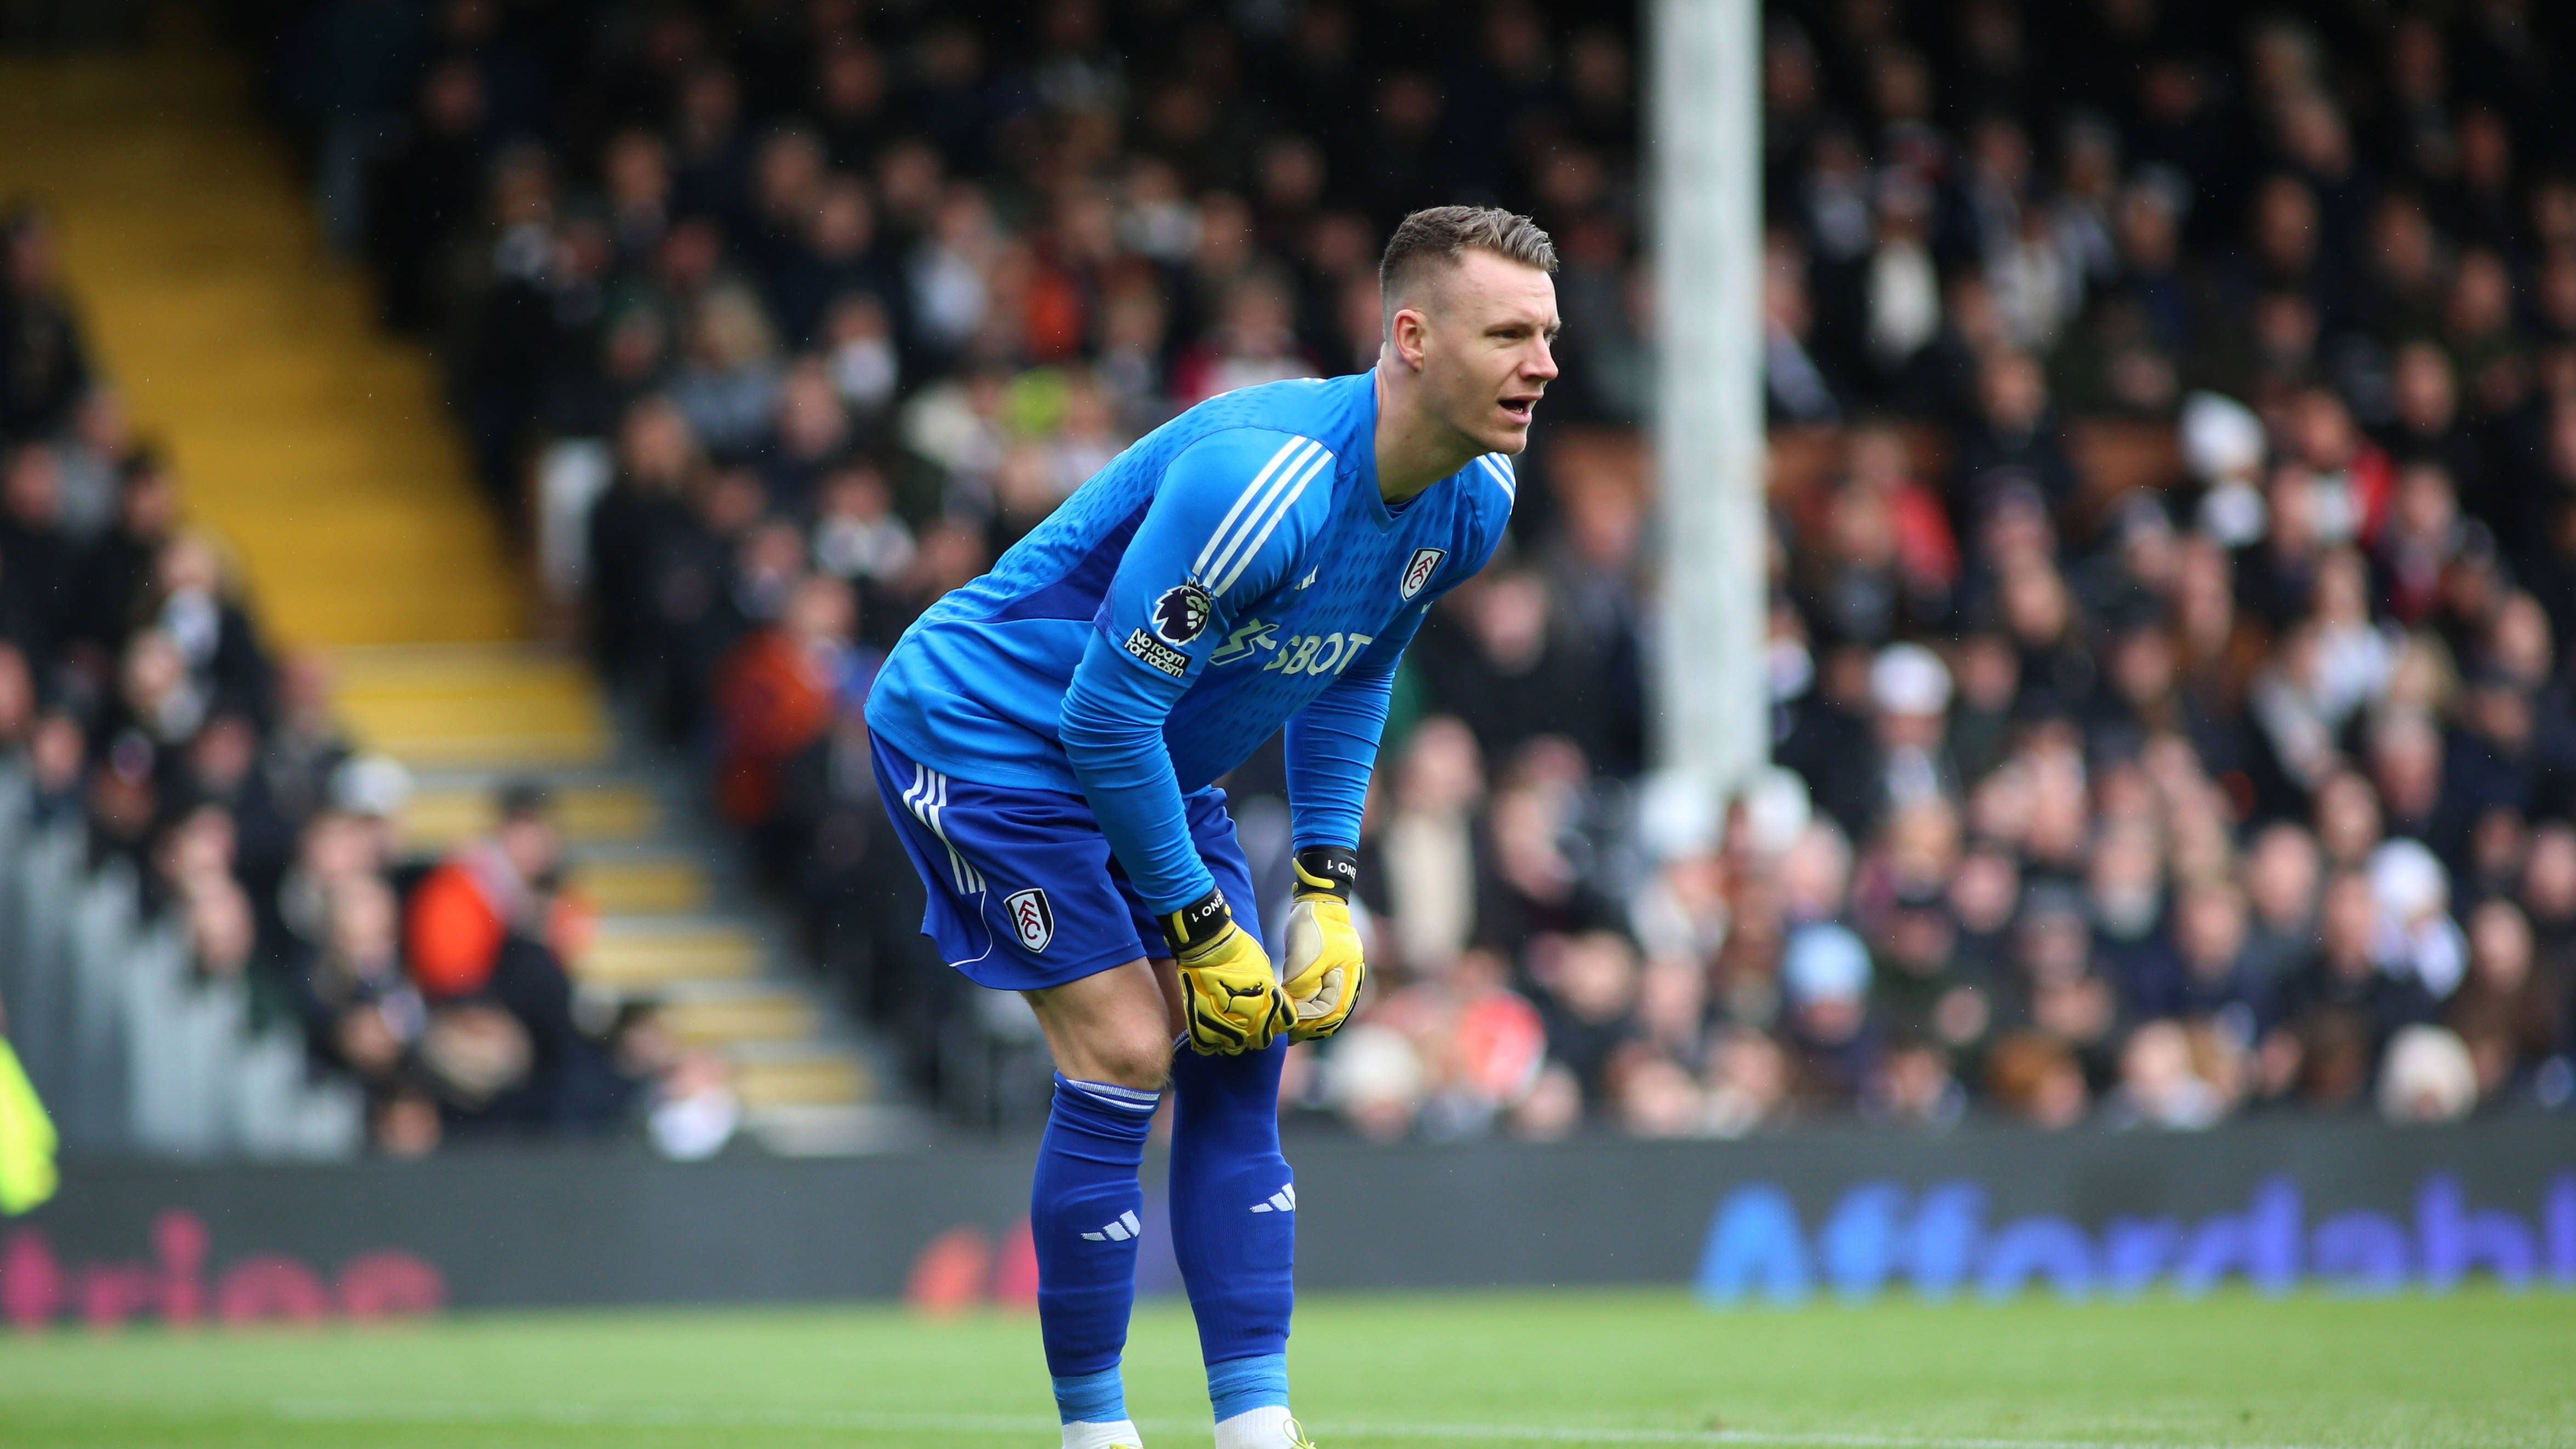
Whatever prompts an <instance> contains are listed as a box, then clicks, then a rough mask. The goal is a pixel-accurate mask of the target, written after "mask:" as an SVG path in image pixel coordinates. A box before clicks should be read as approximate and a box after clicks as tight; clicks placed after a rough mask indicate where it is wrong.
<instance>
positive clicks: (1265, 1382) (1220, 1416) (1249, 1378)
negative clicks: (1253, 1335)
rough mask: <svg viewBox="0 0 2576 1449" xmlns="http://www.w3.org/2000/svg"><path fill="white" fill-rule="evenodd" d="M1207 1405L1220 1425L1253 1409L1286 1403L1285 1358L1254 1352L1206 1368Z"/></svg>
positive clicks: (1286, 1371) (1286, 1360)
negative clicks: (1214, 1413) (1214, 1409)
mask: <svg viewBox="0 0 2576 1449" xmlns="http://www.w3.org/2000/svg"><path fill="white" fill-rule="evenodd" d="M1207 1375H1208V1402H1209V1403H1210V1404H1212V1405H1214V1406H1215V1408H1216V1421H1217V1422H1218V1423H1220V1424H1222V1423H1224V1422H1225V1421H1226V1420H1228V1419H1231V1418H1233V1417H1235V1416H1236V1415H1238V1414H1249V1413H1251V1412H1252V1411H1253V1410H1255V1409H1266V1408H1271V1407H1273V1406H1277V1407H1280V1408H1285V1407H1287V1404H1288V1355H1286V1354H1284V1353H1257V1354H1254V1355H1253V1356H1252V1357H1250V1358H1234V1359H1228V1360H1226V1361H1225V1362H1224V1363H1212V1364H1209V1365H1208V1371H1207Z"/></svg>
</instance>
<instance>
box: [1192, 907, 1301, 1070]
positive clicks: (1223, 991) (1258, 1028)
mask: <svg viewBox="0 0 2576 1449" xmlns="http://www.w3.org/2000/svg"><path fill="white" fill-rule="evenodd" d="M1162 926H1163V939H1165V940H1167V941H1169V942H1170V943H1171V945H1172V960H1173V962H1174V963H1175V964H1177V965H1178V966H1179V967H1180V969H1181V1013H1182V1015H1183V1017H1184V1018H1186V1019H1187V1021H1188V1023H1189V1029H1190V1049H1191V1050H1192V1051H1195V1052H1198V1053H1200V1054H1202V1055H1206V1056H1233V1055H1234V1054H1235V1053H1237V1052H1246V1051H1255V1052H1257V1051H1260V1050H1262V1049H1263V1048H1265V1047H1267V1046H1269V1045H1270V1042H1271V1039H1272V1038H1273V1037H1276V1036H1277V1035H1279V1033H1281V1032H1283V1031H1286V1030H1287V1029H1288V1026H1289V1024H1290V1023H1291V1022H1293V1021H1295V1020H1296V1019H1297V1011H1296V1008H1295V1007H1293V1006H1291V1005H1290V1004H1289V1002H1288V993H1287V992H1285V991H1282V990H1280V989H1279V976H1278V973H1276V972H1274V971H1272V970H1271V969H1270V957H1269V955H1268V954H1267V953H1266V952H1264V951H1263V950H1262V949H1261V943H1260V942H1259V941H1256V940H1254V939H1252V933H1251V932H1250V931H1247V930H1244V929H1243V928H1242V927H1240V926H1238V925H1236V924H1235V923H1234V914H1233V913H1232V912H1231V911H1229V910H1227V909H1226V905H1225V892H1223V891H1216V890H1212V891H1209V892H1208V893H1207V894H1206V895H1205V896H1203V897H1201V898H1200V899H1199V900H1198V901H1197V902H1196V903H1195V904H1192V905H1188V906H1184V907H1182V908H1181V909H1179V910H1177V911H1166V912H1164V913H1163V917H1162Z"/></svg>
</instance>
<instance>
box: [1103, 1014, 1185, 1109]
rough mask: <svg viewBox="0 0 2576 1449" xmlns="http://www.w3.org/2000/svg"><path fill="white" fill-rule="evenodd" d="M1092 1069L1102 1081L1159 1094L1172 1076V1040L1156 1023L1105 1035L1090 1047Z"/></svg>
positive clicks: (1125, 1028)
mask: <svg viewBox="0 0 2576 1449" xmlns="http://www.w3.org/2000/svg"><path fill="white" fill-rule="evenodd" d="M1091 1048H1092V1051H1091V1055H1092V1059H1093V1069H1094V1070H1096V1071H1097V1072H1099V1073H1100V1077H1101V1080H1103V1081H1107V1082H1113V1083H1116V1084H1117V1085H1119V1086H1121V1087H1133V1088H1135V1089H1137V1090H1138V1091H1142V1092H1158V1091H1161V1090H1162V1088H1163V1084H1164V1083H1165V1082H1166V1081H1168V1080H1169V1079H1170V1078H1171V1075H1172V1039H1171V1038H1170V1037H1169V1036H1166V1035H1164V1034H1163V1031H1162V1023H1161V1022H1159V1021H1157V1022H1153V1023H1150V1024H1147V1025H1144V1026H1141V1027H1124V1028H1122V1029H1120V1030H1119V1031H1117V1032H1114V1033H1104V1034H1103V1036H1102V1039H1100V1040H1097V1041H1094V1042H1093V1043H1092V1044H1091Z"/></svg>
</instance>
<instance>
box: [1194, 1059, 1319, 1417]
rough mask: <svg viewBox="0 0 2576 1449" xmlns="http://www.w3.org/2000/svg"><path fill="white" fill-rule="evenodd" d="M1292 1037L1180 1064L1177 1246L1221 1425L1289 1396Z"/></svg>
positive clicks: (1293, 1220) (1293, 1231)
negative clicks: (1282, 1134) (1282, 1124)
mask: <svg viewBox="0 0 2576 1449" xmlns="http://www.w3.org/2000/svg"><path fill="white" fill-rule="evenodd" d="M1287 1053H1288V1043H1287V1042H1286V1041H1285V1040H1282V1041H1280V1042H1278V1043H1276V1044H1274V1045H1273V1046H1272V1047H1271V1048H1270V1049H1269V1050H1268V1051H1265V1052H1261V1053H1259V1054H1257V1055H1256V1054H1251V1053H1247V1054H1245V1055H1243V1056H1233V1057H1203V1056H1200V1055H1198V1054H1197V1053H1196V1052H1189V1051H1184V1052H1181V1053H1179V1054H1178V1055H1177V1057H1176V1058H1175V1059H1174V1061H1173V1063H1172V1088H1173V1123H1172V1246H1173V1250H1174V1254H1175V1256H1176V1257H1178V1259H1179V1260H1180V1266H1181V1282H1182V1283H1183V1284H1184V1285H1185V1286H1186V1287H1187V1288H1188V1289H1189V1295H1190V1310H1191V1312H1192V1313H1194V1314H1195V1315H1197V1318H1198V1325H1199V1351H1200V1354H1201V1356H1202V1357H1203V1358H1204V1359H1205V1360H1206V1362H1207V1365H1208V1397H1209V1399H1210V1400H1211V1401H1212V1403H1213V1404H1214V1405H1215V1408H1216V1417H1217V1420H1218V1421H1219V1422H1220V1423H1221V1422H1223V1421H1225V1420H1227V1419H1230V1418H1233V1417H1234V1416H1235V1415H1237V1414H1240V1413H1243V1412H1245V1411H1246V1410H1248V1409H1252V1408H1257V1407H1262V1406H1265V1405H1285V1404H1286V1403H1287V1402H1288V1359H1287V1353H1288V1315H1289V1311H1290V1309H1291V1308H1292V1307H1293V1306H1294V1304H1295V1301H1296V1274H1295V1269H1294V1261H1293V1260H1294V1257H1295V1253H1296V1246H1297V1188H1296V1184H1295V1181H1294V1179H1293V1178H1292V1176H1291V1175H1290V1173H1289V1171H1288V1160H1287V1159H1286V1158H1284V1157H1282V1156H1280V1154H1279V1068H1280V1065H1281V1064H1282V1063H1283V1062H1284V1061H1286V1059H1287Z"/></svg>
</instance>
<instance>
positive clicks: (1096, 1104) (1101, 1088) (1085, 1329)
mask: <svg viewBox="0 0 2576 1449" xmlns="http://www.w3.org/2000/svg"><path fill="white" fill-rule="evenodd" d="M1160 1098H1161V1094H1160V1093H1158V1092H1144V1091H1138V1090H1137V1089H1135V1088H1133V1087H1121V1086H1116V1085H1114V1084H1112V1083H1108V1082H1076V1081H1072V1080H1069V1079H1068V1078H1066V1077H1063V1076H1061V1075H1059V1076H1058V1077H1057V1078H1056V1079H1055V1105H1054V1107H1053V1108H1052V1109H1051V1110H1050V1111H1049V1112H1048V1114H1047V1128H1046V1137H1045V1138H1044V1140H1042V1141H1041V1142H1040V1143H1039V1144H1038V1169H1037V1176H1036V1180H1035V1181H1034V1182H1032V1183H1031V1184H1030V1189H1029V1233H1030V1237H1031V1238H1032V1239H1033V1241H1034V1243H1035V1245H1036V1247H1037V1254H1038V1330H1039V1333H1040V1334H1041V1335H1042V1336H1043V1337H1044V1338H1045V1340H1046V1359H1047V1372H1048V1373H1050V1374H1052V1375H1054V1376H1055V1395H1056V1410H1057V1412H1058V1413H1059V1414H1060V1415H1061V1416H1062V1417H1063V1420H1064V1422H1066V1423H1068V1424H1071V1423H1075V1422H1086V1423H1094V1424H1100V1423H1111V1422H1115V1421H1118V1420H1122V1419H1125V1418H1126V1417H1127V1408H1126V1391H1125V1389H1124V1387H1123V1386H1122V1384H1121V1383H1120V1380H1119V1376H1118V1356H1119V1354H1120V1352H1121V1351H1122V1350H1124V1349H1125V1348H1126V1346H1127V1315H1128V1311H1129V1310H1130V1309H1131V1308H1133V1307H1134V1306H1135V1302H1136V1234H1137V1232H1138V1230H1139V1227H1140V1224H1139V1223H1138V1221H1137V1216H1136V1214H1137V1212H1138V1210H1139V1209H1141V1208H1142V1207H1144V1205H1145V1192H1144V1189H1143V1188H1142V1187H1141V1186H1139V1185H1138V1183H1137V1181H1136V1171H1137V1169H1138V1168H1139V1167H1140V1166H1142V1165H1143V1163H1144V1160H1145V1133H1146V1130H1147V1129H1148V1128H1149V1127H1151V1126H1152V1125H1153V1121H1154V1106H1155V1103H1156V1102H1157V1101H1159V1100H1160Z"/></svg>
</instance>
